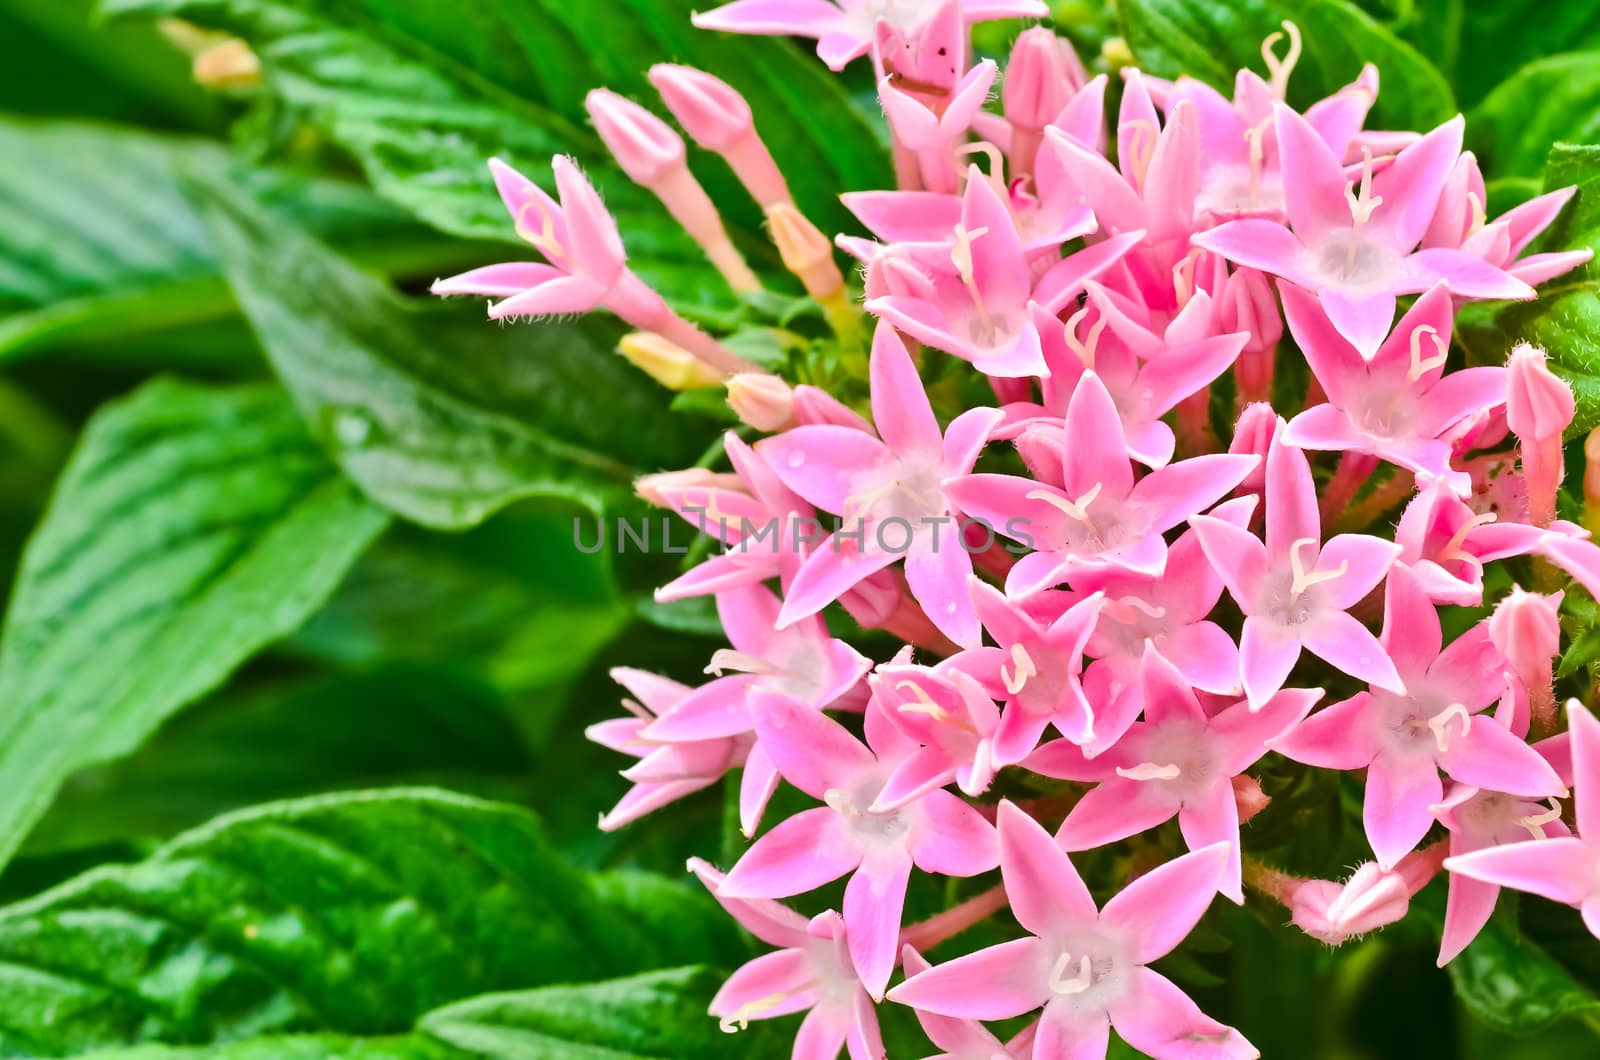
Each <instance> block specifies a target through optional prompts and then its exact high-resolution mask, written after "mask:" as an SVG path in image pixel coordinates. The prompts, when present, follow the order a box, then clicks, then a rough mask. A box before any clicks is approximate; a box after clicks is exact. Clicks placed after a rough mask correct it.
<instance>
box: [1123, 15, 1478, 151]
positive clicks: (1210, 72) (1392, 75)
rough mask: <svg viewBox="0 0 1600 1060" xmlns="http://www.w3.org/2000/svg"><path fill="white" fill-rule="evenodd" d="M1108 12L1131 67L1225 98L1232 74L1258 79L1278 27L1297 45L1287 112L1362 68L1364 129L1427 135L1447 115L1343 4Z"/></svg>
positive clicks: (1438, 86)
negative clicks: (1374, 78) (1369, 76)
mask: <svg viewBox="0 0 1600 1060" xmlns="http://www.w3.org/2000/svg"><path fill="white" fill-rule="evenodd" d="M1117 10H1118V13H1119V17H1120V19H1121V24H1122V31H1123V35H1124V36H1125V37H1126V38H1127V41H1128V45H1129V46H1130V47H1131V48H1132V49H1133V54H1134V57H1135V58H1136V59H1137V60H1138V61H1139V64H1140V65H1141V66H1142V67H1143V68H1144V69H1146V70H1149V71H1150V72H1151V73H1154V74H1159V75H1161V76H1163V77H1176V76H1178V75H1179V74H1180V73H1182V74H1188V75H1189V76H1191V77H1197V78H1200V79H1201V80H1203V81H1209V82H1210V83H1211V84H1212V85H1214V86H1216V87H1217V88H1219V89H1221V90H1222V91H1224V92H1229V93H1231V92H1232V90H1233V77H1234V71H1236V70H1238V69H1241V68H1249V69H1253V70H1256V71H1258V72H1259V71H1261V70H1262V60H1261V42H1262V40H1263V39H1265V38H1266V37H1267V36H1268V35H1269V34H1272V33H1277V32H1281V30H1282V26H1281V23H1282V22H1283V21H1284V20H1285V19H1288V20H1290V21H1293V22H1294V23H1295V24H1296V25H1298V26H1299V28H1300V33H1301V37H1302V39H1303V41H1304V54H1303V55H1302V56H1301V58H1300V62H1299V65H1297V66H1296V67H1295V70H1294V74H1293V76H1292V77H1291V78H1290V81H1289V99H1290V102H1292V103H1294V104H1296V105H1297V106H1302V107H1303V106H1304V105H1306V104H1308V103H1310V102H1312V101H1313V100H1316V99H1318V98H1320V97H1322V96H1326V95H1328V94H1329V93H1332V92H1334V91H1336V90H1338V89H1339V88H1340V87H1341V86H1343V85H1345V84H1348V83H1349V82H1350V81H1351V80H1353V79H1354V78H1355V76H1356V75H1357V74H1358V73H1360V71H1361V66H1362V64H1363V63H1367V62H1370V63H1373V64H1375V65H1376V66H1377V67H1378V73H1379V77H1380V80H1381V83H1382V89H1381V91H1380V92H1379V94H1378V102H1377V105H1376V106H1375V107H1374V109H1373V121H1372V122H1370V123H1369V124H1371V125H1373V126H1374V127H1376V128H1389V129H1420V130H1427V129H1431V128H1432V127H1433V126H1435V125H1437V124H1438V123H1440V122H1442V121H1444V120H1446V119H1448V118H1449V117H1450V116H1451V115H1452V114H1454V113H1455V109H1456V108H1455V103H1454V101H1453V99H1452V96H1451V92H1450V85H1449V83H1448V82H1446V81H1445V79H1444V77H1443V76H1442V75H1441V74H1440V73H1439V71H1438V70H1437V69H1435V68H1434V67H1433V65H1432V64H1431V63H1429V62H1428V60H1426V59H1424V58H1423V57H1422V56H1421V55H1419V54H1418V53H1417V51H1416V49H1414V48H1412V47H1411V46H1410V45H1409V44H1407V43H1406V42H1405V41H1402V40H1401V39H1400V38H1398V37H1396V36H1395V35H1394V34H1393V33H1391V32H1389V31H1388V30H1386V29H1384V28H1383V27H1382V26H1381V25H1379V24H1378V23H1377V22H1375V21H1374V20H1373V19H1372V17H1371V16H1370V15H1368V14H1366V13H1365V12H1364V11H1362V10H1361V9H1360V8H1358V7H1356V6H1355V5H1354V4H1353V3H1350V2H1349V0H1117ZM1284 47H1285V45H1284V44H1283V43H1282V42H1281V41H1280V42H1279V44H1278V54H1280V55H1282V54H1283V49H1284Z"/></svg>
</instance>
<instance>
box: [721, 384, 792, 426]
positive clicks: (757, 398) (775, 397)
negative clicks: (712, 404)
mask: <svg viewBox="0 0 1600 1060" xmlns="http://www.w3.org/2000/svg"><path fill="white" fill-rule="evenodd" d="M728 405H729V406H730V407H731V408H732V409H733V411H734V412H735V413H736V414H737V415H738V417H739V419H740V420H741V421H743V422H744V423H747V424H749V425H750V426H751V427H754V428H755V429H756V430H758V431H782V430H787V429H789V428H790V427H793V426H794V424H795V418H794V391H793V390H792V389H790V387H789V384H788V383H785V382H784V381H783V380H782V379H779V378H778V377H777V376H775V375H768V374H767V373H766V372H740V373H739V374H738V375H735V376H733V377H731V378H730V379H729V380H728Z"/></svg>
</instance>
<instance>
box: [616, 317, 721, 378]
mask: <svg viewBox="0 0 1600 1060" xmlns="http://www.w3.org/2000/svg"><path fill="white" fill-rule="evenodd" d="M617 351H618V352H619V353H621V354H622V356H624V357H626V358H627V359H628V363H629V364H631V365H633V366H634V367H635V368H638V369H639V370H640V371H642V372H644V373H645V374H646V375H648V376H650V378H652V379H654V380H655V381H656V382H658V383H660V384H661V385H662V386H664V387H666V388H667V389H668V390H694V389H696V388H698V387H708V386H716V385H717V384H718V383H720V382H722V380H723V378H724V376H723V373H721V372H719V371H717V370H716V369H715V368H713V367H711V366H710V365H709V364H706V363H705V362H704V361H702V360H700V358H698V357H696V356H695V355H694V354H692V353H690V352H689V351H688V350H686V349H684V348H683V347H682V346H679V345H678V344H677V343H675V342H671V341H669V340H667V339H664V338H662V337H661V336H660V335H657V334H655V333H654V332H650V331H635V332H631V333H629V334H627V335H624V336H623V337H622V341H621V342H619V343H618V344H617Z"/></svg>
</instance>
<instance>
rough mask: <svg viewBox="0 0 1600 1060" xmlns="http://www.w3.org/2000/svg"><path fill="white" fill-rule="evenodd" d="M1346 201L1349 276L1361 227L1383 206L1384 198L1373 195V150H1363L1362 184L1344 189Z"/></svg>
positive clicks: (1347, 271) (1347, 268) (1354, 261)
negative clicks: (1347, 207) (1348, 212)
mask: <svg viewBox="0 0 1600 1060" xmlns="http://www.w3.org/2000/svg"><path fill="white" fill-rule="evenodd" d="M1344 201H1345V202H1346V203H1348V204H1349V206H1350V221H1351V231H1350V249H1349V250H1348V251H1347V252H1346V253H1345V259H1344V271H1345V275H1347V276H1348V275H1349V274H1350V271H1351V270H1352V269H1354V268H1355V265H1356V247H1357V246H1358V245H1359V244H1360V242H1361V226H1362V225H1364V224H1366V223H1367V220H1368V219H1369V218H1370V217H1371V216H1372V211H1374V210H1376V209H1377V208H1378V207H1380V206H1382V205H1383V196H1381V195H1374V194H1372V149H1371V148H1370V147H1366V146H1363V147H1362V148H1361V182H1360V184H1359V185H1358V186H1357V187H1355V188H1345V189H1344Z"/></svg>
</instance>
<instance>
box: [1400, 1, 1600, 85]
mask: <svg viewBox="0 0 1600 1060" xmlns="http://www.w3.org/2000/svg"><path fill="white" fill-rule="evenodd" d="M1427 29H1428V27H1419V32H1426V31H1427ZM1433 29H1434V32H1437V31H1438V27H1433ZM1460 33H1461V55H1460V60H1459V63H1458V65H1457V69H1458V71H1459V74H1458V76H1457V78H1456V85H1457V90H1458V92H1459V93H1460V96H1461V101H1462V103H1463V104H1469V105H1470V104H1472V103H1474V102H1475V101H1477V100H1479V99H1481V98H1483V97H1484V96H1485V95H1487V94H1488V93H1489V91H1490V90H1491V89H1493V88H1494V87H1495V86H1496V85H1498V84H1500V83H1501V82H1503V81H1506V80H1507V79H1509V78H1511V77H1513V76H1514V73H1515V71H1516V70H1517V69H1518V68H1519V67H1522V66H1524V65H1525V64H1527V63H1531V62H1533V61H1534V60H1536V59H1539V58H1541V57H1543V56H1546V55H1555V54H1557V53H1559V52H1568V51H1579V50H1582V49H1584V48H1594V47H1600V8H1597V7H1595V6H1594V5H1592V4H1552V3H1548V2H1547V0H1495V2H1494V3H1492V4H1486V3H1472V2H1470V0H1469V2H1467V3H1463V4H1462V10H1461V30H1460Z"/></svg>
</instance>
